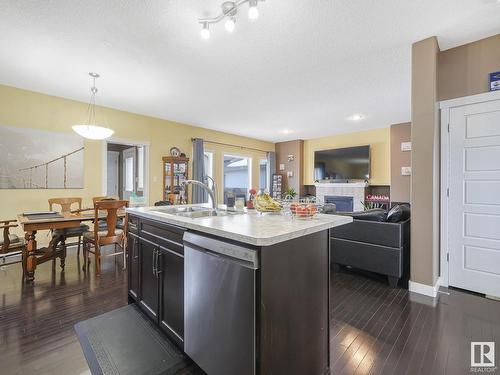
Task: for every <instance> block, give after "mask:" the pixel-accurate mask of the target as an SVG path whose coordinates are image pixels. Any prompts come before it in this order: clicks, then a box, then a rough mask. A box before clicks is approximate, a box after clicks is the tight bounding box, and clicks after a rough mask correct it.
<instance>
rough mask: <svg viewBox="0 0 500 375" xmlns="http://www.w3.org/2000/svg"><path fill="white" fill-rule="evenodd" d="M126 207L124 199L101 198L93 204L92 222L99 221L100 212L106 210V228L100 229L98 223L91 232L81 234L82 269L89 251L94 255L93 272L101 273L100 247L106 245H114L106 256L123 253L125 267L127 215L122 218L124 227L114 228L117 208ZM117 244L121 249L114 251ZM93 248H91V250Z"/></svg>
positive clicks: (87, 262)
mask: <svg viewBox="0 0 500 375" xmlns="http://www.w3.org/2000/svg"><path fill="white" fill-rule="evenodd" d="M127 207H128V201H124V200H101V201H97V202H95V204H94V222H95V223H97V222H99V216H100V212H104V211H105V212H106V230H100V229H99V225H94V230H93V231H92V232H87V233H85V235H84V236H83V258H84V262H83V268H82V269H83V270H84V271H86V270H87V266H88V264H89V253H91V254H94V255H95V273H96V275H99V274H100V273H101V257H102V256H103V255H101V247H102V246H106V245H114V246H115V252H114V253H112V254H106V255H105V256H106V257H109V256H117V255H123V268H126V265H127V259H126V231H127V217H125V219H124V228H123V229H119V228H116V223H117V222H118V212H119V210H124V209H125V208H127ZM117 246H119V247H120V248H121V251H119V252H116V247H117ZM92 248H93V250H92Z"/></svg>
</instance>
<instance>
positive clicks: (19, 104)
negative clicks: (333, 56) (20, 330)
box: [0, 85, 274, 237]
mask: <svg viewBox="0 0 500 375" xmlns="http://www.w3.org/2000/svg"><path fill="white" fill-rule="evenodd" d="M97 112H98V115H99V114H100V115H101V116H99V117H102V118H104V119H105V121H106V125H107V126H109V127H110V128H112V129H113V130H114V131H115V134H114V135H113V138H115V139H125V140H131V141H143V142H149V143H150V165H149V189H150V195H149V198H150V203H151V202H154V201H158V200H161V199H162V188H163V187H162V160H161V158H162V156H164V155H168V152H169V149H170V148H171V147H172V146H177V147H179V148H180V149H181V150H182V151H183V152H185V153H186V154H187V155H188V156H191V155H192V144H191V138H192V137H198V138H203V139H206V140H212V141H215V142H223V143H230V144H237V145H240V146H243V147H250V148H256V149H260V150H265V151H274V144H273V143H269V142H264V141H258V140H255V139H251V138H245V137H240V136H236V135H231V134H226V133H222V132H217V131H213V130H208V129H203V128H199V127H194V126H188V125H183V124H179V123H175V122H172V121H166V120H160V119H156V118H152V117H147V116H142V115H137V114H133V113H129V112H124V111H119V110H114V109H110V108H103V107H100V108H98V109H97ZM86 114H87V104H86V103H81V102H76V101H72V100H67V99H63V98H59V97H54V96H49V95H44V94H39V93H34V92H31V91H26V90H21V89H17V88H13V87H8V86H3V85H0V124H1V125H7V126H17V127H23V128H36V129H41V130H51V131H61V132H72V129H71V125H73V124H75V123H81V122H82V121H84V120H85V118H86ZM206 148H207V149H212V150H214V151H215V152H216V154H215V158H214V159H215V160H214V166H215V167H214V169H215V170H216V171H218V169H220V166H221V165H222V154H223V153H224V152H230V153H232V154H238V155H240V154H241V155H248V156H251V157H253V158H254V159H253V160H252V184H253V185H258V181H259V180H258V178H259V169H258V168H259V166H258V161H259V159H260V158H264V157H265V152H257V151H250V150H247V149H242V148H231V147H223V146H215V145H209V144H207V145H206ZM102 150H103V146H102V141H89V140H86V141H85V155H84V163H85V164H84V165H85V167H84V169H85V170H84V185H85V186H84V188H83V189H68V190H63V189H49V190H44V189H41V190H38V189H26V190H25V189H16V190H11V189H2V190H0V202H1V203H0V218H1V219H10V218H15V217H16V216H17V214H19V213H21V212H24V211H36V210H47V209H48V203H47V199H48V198H50V197H64V196H80V197H83V198H84V205H85V206H86V207H88V206H90V204H91V197H93V196H97V195H102V193H103V192H102V185H103V183H102V160H103V155H102V153H103V152H102ZM0 162H1V161H0ZM190 169H191V168H190ZM216 177H217V179H218V184H219V186H222V170H219V171H218V173H217V174H216ZM219 190H220V196H221V197H222V189H219ZM40 237H41V236H40Z"/></svg>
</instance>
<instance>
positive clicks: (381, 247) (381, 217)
mask: <svg viewBox="0 0 500 375" xmlns="http://www.w3.org/2000/svg"><path fill="white" fill-rule="evenodd" d="M404 209H405V210H407V212H406V213H405V214H403V215H399V216H400V218H401V220H399V219H397V220H398V221H397V222H388V221H387V220H388V213H387V212H385V211H383V210H371V211H368V212H366V211H365V212H362V213H352V214H348V215H350V216H353V218H354V221H353V222H352V223H349V224H346V225H341V226H339V227H335V228H332V229H331V230H330V245H331V252H332V253H331V259H332V263H333V265H334V267H335V266H336V267H338V266H339V265H344V266H350V267H353V268H358V269H362V270H366V271H371V272H376V273H379V274H382V275H386V276H387V279H388V282H389V285H390V286H392V287H395V286H397V284H398V281H399V279H401V278H403V277H405V276H406V277H409V271H410V218H409V207H408V208H404ZM391 211H392V210H391ZM390 219H391V217H389V220H390ZM392 221H395V220H394V217H393V218H392Z"/></svg>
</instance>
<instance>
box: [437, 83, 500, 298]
mask: <svg viewBox="0 0 500 375" xmlns="http://www.w3.org/2000/svg"><path fill="white" fill-rule="evenodd" d="M446 104H447V105H448V106H446ZM441 108H442V126H444V129H443V132H442V137H441V139H442V148H441V152H442V170H441V173H442V176H441V179H442V180H441V188H442V193H441V196H442V198H441V199H442V215H443V217H442V226H441V234H442V237H441V242H442V247H441V252H442V257H441V268H442V276H444V277H445V278H446V279H447V281H448V285H450V286H455V287H458V288H461V289H466V290H470V291H473V292H477V293H482V294H485V295H490V296H495V297H500V198H499V192H500V93H489V94H481V95H475V96H473V97H468V98H461V99H455V100H454V101H453V100H450V101H448V102H444V103H442V104H441ZM443 251H444V252H445V253H444V254H443ZM443 255H445V256H443ZM444 281H445V283H446V280H444Z"/></svg>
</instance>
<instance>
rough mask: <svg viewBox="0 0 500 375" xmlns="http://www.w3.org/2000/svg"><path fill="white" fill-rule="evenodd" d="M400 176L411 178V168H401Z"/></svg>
mask: <svg viewBox="0 0 500 375" xmlns="http://www.w3.org/2000/svg"><path fill="white" fill-rule="evenodd" d="M401 176H411V167H401Z"/></svg>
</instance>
